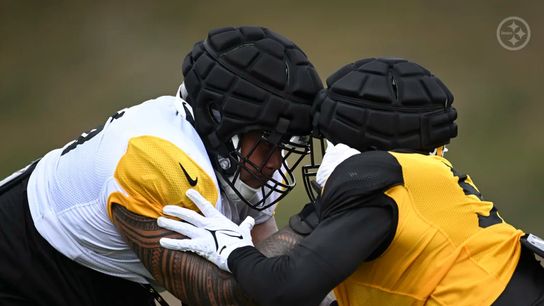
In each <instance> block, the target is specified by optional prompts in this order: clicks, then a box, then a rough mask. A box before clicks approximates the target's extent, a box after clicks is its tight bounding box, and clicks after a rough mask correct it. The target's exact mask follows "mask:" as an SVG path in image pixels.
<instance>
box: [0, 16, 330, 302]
mask: <svg viewBox="0 0 544 306" xmlns="http://www.w3.org/2000/svg"><path fill="white" fill-rule="evenodd" d="M183 73H184V77H185V78H184V82H183V84H182V85H181V86H180V88H179V91H178V93H177V95H176V96H162V97H159V98H156V99H153V100H149V101H146V102H144V103H142V104H139V105H135V106H132V107H129V108H126V109H123V110H120V111H118V112H116V113H115V114H114V115H112V116H111V117H110V118H108V119H107V120H106V122H105V123H104V125H102V126H100V127H99V128H96V129H93V130H91V131H89V132H87V133H83V134H82V135H81V136H80V137H79V138H78V139H76V140H74V141H72V142H71V143H68V144H67V145H65V146H64V147H63V148H59V149H55V150H53V151H51V152H49V153H47V154H46V155H45V156H43V157H42V158H41V159H40V160H39V161H36V162H34V163H32V164H31V165H30V166H28V167H26V168H25V169H23V170H21V171H19V172H18V173H15V174H13V175H12V176H10V177H8V178H6V179H5V180H4V181H2V182H1V183H0V235H1V236H2V239H1V240H0V253H1V254H2V260H1V263H2V264H1V265H0V304H2V305H154V302H153V299H152V297H153V296H155V297H156V298H157V299H158V300H160V302H161V303H164V301H162V300H161V299H160V297H157V296H156V295H155V294H153V295H151V294H149V292H154V290H153V289H152V288H151V287H149V286H147V285H146V284H149V283H158V284H160V285H161V286H164V287H166V288H169V289H172V291H173V293H174V294H175V295H176V296H177V297H179V298H180V299H182V300H183V301H184V302H188V303H189V304H191V305H200V304H203V305H204V304H222V303H221V302H220V300H219V299H216V297H214V296H208V295H207V292H206V288H205V287H197V285H195V286H191V285H190V284H191V281H192V280H193V278H197V277H198V275H199V274H200V273H202V271H201V270H199V268H200V266H199V265H200V264H202V262H203V263H204V264H205V266H208V267H211V268H213V269H214V270H215V272H220V273H219V274H218V275H220V276H223V277H224V275H226V274H225V273H224V272H222V271H220V270H219V269H217V268H216V267H215V266H213V265H212V264H210V263H208V262H207V261H205V260H202V259H201V258H199V257H197V256H195V255H194V254H185V253H180V252H173V251H170V250H166V249H162V248H160V246H159V243H158V239H159V238H160V237H163V236H168V235H170V236H171V235H172V233H169V232H168V231H166V230H164V229H161V228H158V227H157V225H156V221H155V219H156V218H157V217H159V216H161V215H162V208H163V206H165V205H168V204H170V205H177V206H180V207H186V208H189V209H194V210H196V209H197V207H196V206H194V204H193V203H192V202H191V201H190V199H188V198H187V196H186V195H185V193H186V191H187V190H189V189H194V190H197V191H198V192H199V193H200V194H201V195H202V196H204V197H205V198H206V200H207V201H209V202H210V203H213V205H214V206H215V207H216V208H217V209H218V210H219V211H221V212H222V213H223V214H224V215H225V216H227V217H228V218H229V219H230V220H232V221H233V222H236V223H240V222H241V221H242V220H244V219H245V218H246V217H248V216H251V217H252V219H254V220H255V223H256V225H255V228H254V229H253V231H252V234H253V237H254V239H255V241H256V242H257V241H260V240H262V239H263V238H264V237H266V236H268V235H270V234H271V233H273V232H275V231H276V230H277V227H276V224H275V220H274V217H273V212H274V208H275V205H276V203H277V202H278V201H279V200H280V199H281V198H283V196H285V195H286V194H287V193H288V192H289V191H290V190H291V189H292V188H293V186H294V183H295V182H294V178H293V174H292V171H293V168H294V167H295V166H296V165H297V164H298V163H299V161H300V159H301V158H302V157H303V156H304V155H305V154H306V153H307V151H308V143H307V138H308V137H306V136H307V135H308V134H309V133H310V131H311V104H312V101H313V98H314V96H315V94H316V93H317V92H318V91H319V90H320V89H321V88H322V84H321V81H320V79H319V77H318V76H317V73H316V71H315V69H314V67H313V66H312V64H311V63H310V62H309V61H308V59H307V57H306V55H305V54H304V53H303V52H302V50H301V49H300V48H299V47H297V46H296V45H295V44H294V43H293V42H291V41H290V40H288V39H286V38H285V37H283V36H281V35H279V34H277V33H274V32H272V31H270V30H268V29H266V28H262V27H239V28H221V29H216V30H213V31H210V32H209V34H208V37H207V39H206V40H204V41H201V42H198V43H196V44H195V45H194V47H193V49H192V51H191V52H190V53H189V54H188V55H187V56H186V58H185V61H184V63H183ZM287 158H289V159H290V162H291V164H290V165H289V164H287ZM192 263H194V264H192ZM179 266H183V268H184V270H183V269H181V268H180V267H179ZM221 273H223V274H221ZM213 281H216V282H218V283H219V282H220V281H221V279H219V278H217V279H213ZM142 285H146V286H142ZM184 286H185V287H184ZM187 288H189V289H187Z"/></svg>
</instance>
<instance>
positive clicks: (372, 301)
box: [335, 153, 523, 306]
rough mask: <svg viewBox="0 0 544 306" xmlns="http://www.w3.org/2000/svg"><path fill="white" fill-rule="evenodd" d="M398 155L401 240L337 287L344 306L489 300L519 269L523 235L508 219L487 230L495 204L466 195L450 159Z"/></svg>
mask: <svg viewBox="0 0 544 306" xmlns="http://www.w3.org/2000/svg"><path fill="white" fill-rule="evenodd" d="M391 154H392V155H393V156H394V157H395V158H396V160H397V161H398V163H399V164H400V165H401V167H402V172H403V173H402V174H403V179H404V184H403V185H399V186H394V187H392V188H390V189H389V190H387V191H386V192H385V194H386V195H387V196H389V197H390V198H392V199H393V200H394V201H395V203H396V204H397V206H398V225H397V230H396V233H395V237H394V239H393V241H392V242H391V244H390V245H389V247H388V248H387V249H386V251H385V252H384V253H383V254H382V255H381V256H380V257H378V258H377V259H375V260H372V261H370V262H365V263H362V264H361V265H360V266H359V267H358V269H357V270H356V271H355V272H354V273H353V274H352V275H351V276H350V277H348V278H347V279H346V280H345V281H344V282H342V283H341V284H340V285H339V286H337V288H336V289H335V294H336V296H337V299H338V302H339V304H340V305H343V306H344V305H395V306H397V305H456V306H457V305H478V306H479V305H490V304H491V303H492V302H493V301H494V300H495V299H496V298H497V297H498V296H499V295H500V293H501V292H502V291H503V290H504V288H505V287H506V284H507V283H508V281H509V279H510V277H511V276H512V274H513V272H514V270H515V267H516V265H517V262H518V260H519V256H520V244H519V238H520V236H521V235H523V232H522V231H520V230H517V229H515V228H514V227H512V226H511V225H509V224H507V223H505V222H501V223H497V224H494V225H492V226H488V227H480V226H479V222H478V219H479V216H484V217H485V216H489V215H490V211H491V209H492V208H493V203H491V202H486V201H481V200H480V199H479V198H478V197H477V196H476V195H472V194H465V192H464V190H463V188H462V187H461V186H460V184H459V177H457V176H456V175H455V174H454V172H453V171H452V169H451V164H450V163H449V162H448V161H447V160H445V159H444V158H442V157H435V156H427V155H422V154H407V153H391ZM464 183H467V184H470V185H471V186H472V187H474V189H475V190H477V189H476V188H475V186H474V184H473V182H472V180H470V178H466V179H465V180H464Z"/></svg>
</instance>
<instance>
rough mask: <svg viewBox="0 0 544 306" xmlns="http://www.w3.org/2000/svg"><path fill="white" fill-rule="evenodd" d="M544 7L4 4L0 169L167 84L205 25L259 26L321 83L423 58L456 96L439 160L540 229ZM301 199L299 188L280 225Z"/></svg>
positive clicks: (507, 214)
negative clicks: (523, 33)
mask: <svg viewBox="0 0 544 306" xmlns="http://www.w3.org/2000/svg"><path fill="white" fill-rule="evenodd" d="M543 12H544V3H543V2H537V1H518V2H513V1H493V2H491V1H485V2H484V1H480V2H475V1H470V2H469V1H457V2H451V1H448V2H446V1H430V0H428V1H410V2H407V1H406V2H401V1H398V2H395V1H383V2H380V1H342V2H340V1H335V2H333V1H285V0H278V1H270V2H262V3H260V2H256V1H245V0H244V1H217V0H211V1H199V2H197V1H154V2H140V1H136V2H124V1H119V2H117V1H116V2H106V1H96V2H75V1H74V2H68V1H47V2H38V1H28V2H26V1H25V2H23V1H14V0H0V34H1V37H2V42H1V43H0V80H1V82H0V129H1V131H2V133H1V135H0V141H1V143H2V149H1V150H0V177H4V176H7V175H8V174H10V173H11V172H13V171H14V170H16V169H18V168H20V167H22V166H24V165H25V164H27V163H28V162H29V161H30V160H33V159H35V158H37V157H39V156H41V155H43V154H44V153H46V152H47V151H48V150H50V149H52V148H55V147H59V146H62V145H63V144H65V143H66V142H68V141H70V140H72V139H74V138H75V137H77V136H78V135H79V134H80V133H81V132H82V131H85V130H88V129H89V128H92V127H95V126H97V125H98V124H101V123H102V122H103V121H104V120H105V118H107V117H108V116H109V115H110V114H111V113H113V112H114V111H116V110H118V109H120V108H123V107H126V106H130V105H133V104H137V103H140V102H142V101H144V100H147V99H150V98H153V97H157V96H160V95H168V94H173V93H174V92H175V91H176V89H177V86H178V85H179V84H180V82H181V81H182V75H181V62H182V59H183V57H184V56H185V54H186V53H187V52H188V51H189V50H190V48H191V47H192V44H193V43H194V42H195V41H197V40H199V39H202V38H204V37H205V35H206V33H207V31H208V30H209V29H211V28H215V27H220V26H229V25H262V26H267V27H270V28H271V29H273V30H275V31H277V32H279V33H282V34H284V35H285V36H287V37H289V38H290V39H292V40H294V41H295V42H297V44H298V45H299V46H301V47H302V48H303V49H304V50H305V51H306V52H307V54H308V56H309V57H310V59H311V60H312V62H313V63H314V65H315V66H316V67H317V69H318V71H319V73H320V75H321V76H322V78H323V79H325V78H326V77H327V76H328V75H329V74H331V73H332V72H334V71H335V70H336V69H337V68H338V67H340V66H341V65H343V64H346V63H349V62H351V61H354V60H356V59H358V58H362V57H372V56H397V57H405V58H408V59H411V60H413V61H416V62H418V63H420V64H422V65H423V66H425V67H427V68H429V69H430V70H431V71H433V72H434V73H435V74H436V75H438V76H439V77H440V78H441V79H442V80H443V81H444V82H445V83H446V84H448V86H449V87H450V89H451V90H452V91H453V93H454V94H455V97H456V100H455V102H454V105H455V106H456V108H457V109H458V112H459V120H458V124H459V137H458V139H455V140H454V141H453V142H452V144H451V145H450V146H449V148H450V153H449V154H448V157H449V159H450V160H451V161H452V162H453V163H454V166H455V167H456V168H457V169H458V170H459V171H462V172H467V173H469V174H470V175H471V176H472V178H473V179H474V181H475V182H476V184H477V185H478V186H479V187H480V189H481V192H482V194H483V195H484V197H485V198H486V199H489V200H493V201H494V202H495V203H496V205H497V206H498V208H499V209H500V211H501V213H502V216H503V217H504V218H505V219H507V220H508V221H510V222H511V223H513V224H515V225H517V226H520V227H522V228H523V229H525V230H527V231H532V232H534V233H536V234H540V235H544V222H542V217H543V216H544V188H542V185H543V183H544V178H543V175H542V170H543V168H544V167H543V165H542V156H543V153H544V140H543V137H542V136H541V133H542V132H543V131H544V118H543V117H544V105H543V103H542V102H543V101H542V95H541V91H542V90H541V87H542V83H543V81H544V77H543V72H544V59H543V57H542V54H544V46H543V39H542V38H543V34H542V31H541V30H542V29H544V19H543V18H542V16H541V15H542V13H543ZM508 16H520V17H522V18H523V19H525V20H526V21H527V22H528V23H529V25H530V26H531V29H532V38H531V41H530V43H529V44H528V46H527V47H525V48H524V49H523V50H520V51H516V52H512V51H507V50H505V49H503V48H502V47H501V46H500V45H499V44H498V42H497V40H496V28H497V25H498V24H499V23H500V21H501V20H502V19H503V18H505V17H508ZM305 201H306V198H305V195H304V191H303V188H302V185H300V186H298V187H297V189H296V190H295V191H294V192H293V193H292V194H291V195H290V196H289V197H288V198H287V199H286V200H285V201H284V202H283V203H282V204H281V206H280V208H279V210H278V212H277V219H278V220H279V223H280V225H284V224H285V222H286V220H287V217H288V216H289V215H291V214H292V213H294V212H296V211H297V210H298V209H299V208H300V206H301V204H303V203H304V202H305Z"/></svg>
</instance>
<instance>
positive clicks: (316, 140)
mask: <svg viewBox="0 0 544 306" xmlns="http://www.w3.org/2000/svg"><path fill="white" fill-rule="evenodd" d="M325 142H326V140H325V138H323V137H312V138H311V139H310V154H309V155H310V164H308V165H304V166H302V180H303V182H304V189H305V190H306V194H307V195H308V198H309V199H310V201H311V202H312V203H315V202H316V200H317V199H318V198H319V195H320V193H321V187H320V186H319V184H317V182H316V175H317V170H318V169H319V166H320V165H321V160H322V159H323V156H324V155H325V150H326V146H325Z"/></svg>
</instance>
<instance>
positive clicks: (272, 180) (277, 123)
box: [183, 27, 323, 210]
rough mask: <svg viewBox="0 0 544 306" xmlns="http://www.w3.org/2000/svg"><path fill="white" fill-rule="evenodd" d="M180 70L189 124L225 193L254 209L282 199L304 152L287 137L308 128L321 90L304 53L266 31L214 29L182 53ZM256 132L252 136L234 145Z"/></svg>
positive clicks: (299, 143) (303, 146)
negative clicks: (191, 121) (192, 121)
mask: <svg viewBox="0 0 544 306" xmlns="http://www.w3.org/2000/svg"><path fill="white" fill-rule="evenodd" d="M183 75H184V84H185V89H186V93H187V99H186V100H187V102H188V103H189V104H190V105H191V106H192V110H193V114H194V119H195V129H196V131H197V132H198V134H199V135H200V137H201V139H202V141H203V143H204V146H205V148H206V150H207V151H208V155H209V156H210V160H211V162H212V165H213V167H214V168H215V170H216V172H217V174H218V176H219V177H220V181H221V184H222V188H223V191H224V193H225V194H226V195H227V197H229V199H231V200H234V201H236V202H240V201H242V202H244V203H245V204H248V205H249V206H250V207H252V208H254V209H257V210H263V209H265V208H267V207H270V206H272V205H273V204H275V203H276V202H278V201H279V200H280V199H282V198H283V197H284V196H285V195H286V194H287V193H288V192H289V191H290V190H291V189H293V186H294V184H295V179H294V176H293V173H292V170H293V168H294V167H296V166H297V165H298V164H299V163H300V160H301V159H302V157H303V156H304V155H305V154H306V153H307V152H308V145H307V141H303V140H304V139H301V138H292V137H291V136H293V135H308V134H309V133H310V132H311V129H312V123H311V120H312V115H311V107H312V101H313V97H314V96H315V95H316V94H317V93H318V92H319V91H320V90H321V89H322V88H323V84H322V83H321V80H320V78H319V76H318V75H317V72H316V71H315V68H314V67H313V65H312V64H311V63H310V62H309V61H308V58H307V56H306V55H305V54H304V52H303V51H302V50H300V48H299V47H298V46H296V45H295V44H294V43H292V42H291V41H289V40H288V39H286V38H285V37H282V36H281V35H278V34H277V33H274V32H272V31H270V30H268V29H266V28H261V27H239V28H231V27H228V28H221V29H215V30H212V31H210V32H209V33H208V37H207V38H206V40H204V41H201V42H198V43H196V44H195V45H194V47H193V49H192V50H191V52H190V53H189V54H188V55H187V56H186V57H185V59H184V62H183ZM257 131H260V132H259V133H260V134H259V135H258V137H257V140H258V141H255V143H253V144H252V145H251V146H249V147H248V146H242V142H243V137H244V135H247V134H251V133H257ZM301 140H302V141H301ZM265 149H266V150H265ZM257 156H258V157H259V158H257ZM273 159H275V162H274V163H275V164H276V165H275V168H274V169H273V170H271V169H270V168H271V167H270V166H269V165H268V166H267V163H268V164H270V163H271V161H274V160H273ZM288 160H289V162H288ZM274 163H272V164H274ZM231 196H235V197H231ZM238 198H239V199H238Z"/></svg>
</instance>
